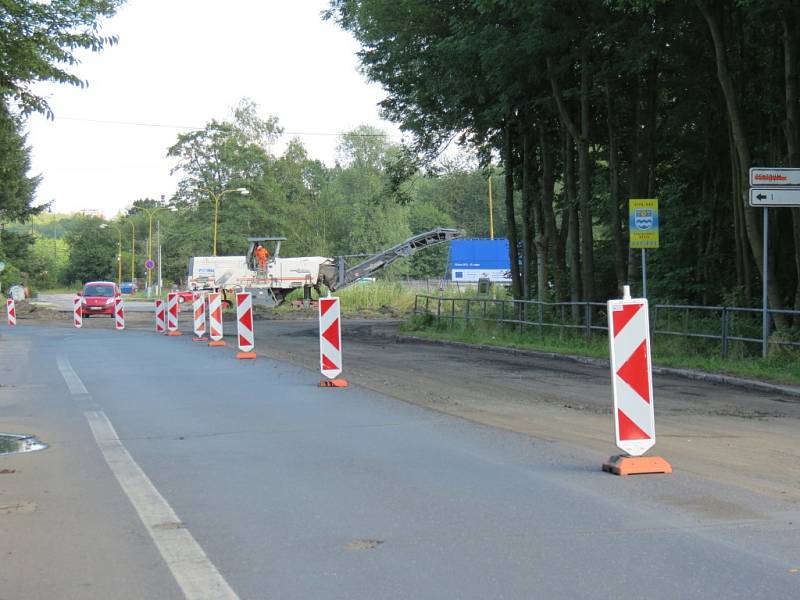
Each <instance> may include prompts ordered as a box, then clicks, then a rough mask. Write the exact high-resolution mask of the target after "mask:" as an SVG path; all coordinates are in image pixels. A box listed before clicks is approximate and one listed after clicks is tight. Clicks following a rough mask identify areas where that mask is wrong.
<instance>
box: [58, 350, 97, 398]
mask: <svg viewBox="0 0 800 600" xmlns="http://www.w3.org/2000/svg"><path fill="white" fill-rule="evenodd" d="M56 362H57V363H58V370H59V371H61V376H62V377H63V378H64V381H65V382H66V383H67V387H68V388H69V391H70V393H71V394H72V395H73V396H77V395H79V394H88V393H89V391H88V390H87V389H86V386H85V385H83V382H82V381H81V378H80V377H78V374H77V373H76V372H75V371H74V370H73V369H72V365H71V364H69V360H68V359H67V358H66V357H64V356H61V355H60V354H59V355H58V356H57V357H56Z"/></svg>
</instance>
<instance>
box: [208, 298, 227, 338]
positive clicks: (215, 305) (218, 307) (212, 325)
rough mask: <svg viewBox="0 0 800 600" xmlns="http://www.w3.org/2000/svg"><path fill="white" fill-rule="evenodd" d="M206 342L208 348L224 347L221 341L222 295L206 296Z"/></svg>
mask: <svg viewBox="0 0 800 600" xmlns="http://www.w3.org/2000/svg"><path fill="white" fill-rule="evenodd" d="M208 337H209V338H210V339H211V341H210V342H208V345H209V346H224V345H225V341H224V340H223V339H222V294H221V293H219V292H210V293H209V294H208Z"/></svg>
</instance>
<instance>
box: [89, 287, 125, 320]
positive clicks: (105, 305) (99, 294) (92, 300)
mask: <svg viewBox="0 0 800 600" xmlns="http://www.w3.org/2000/svg"><path fill="white" fill-rule="evenodd" d="M119 295H120V291H119V288H118V287H117V284H116V283H113V282H111V281H90V282H89V283H87V284H86V285H85V286H83V293H82V294H81V296H83V301H82V302H81V314H82V315H83V316H84V317H91V316H92V315H108V316H109V317H113V316H114V298H115V297H117V296H119Z"/></svg>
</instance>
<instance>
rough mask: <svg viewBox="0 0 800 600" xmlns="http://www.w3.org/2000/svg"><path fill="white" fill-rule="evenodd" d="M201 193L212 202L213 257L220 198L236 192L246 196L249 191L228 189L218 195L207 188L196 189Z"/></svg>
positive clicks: (215, 248) (242, 188)
mask: <svg viewBox="0 0 800 600" xmlns="http://www.w3.org/2000/svg"><path fill="white" fill-rule="evenodd" d="M197 189H198V190H199V191H201V192H205V193H207V194H208V195H209V196H211V198H212V199H213V200H214V246H213V256H216V255H217V220H218V219H219V201H220V200H222V197H223V196H224V195H225V194H230V193H232V192H238V193H239V194H241V195H242V196H247V194H249V193H250V190H248V189H247V188H244V187H240V188H235V189H230V190H222V191H221V192H220V193H219V194H217V193H214V192H213V191H211V190H209V189H208V188H202V187H199V188H197Z"/></svg>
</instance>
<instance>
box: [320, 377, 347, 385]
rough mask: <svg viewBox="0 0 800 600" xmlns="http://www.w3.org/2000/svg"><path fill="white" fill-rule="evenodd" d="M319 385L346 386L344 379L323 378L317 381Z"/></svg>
mask: <svg viewBox="0 0 800 600" xmlns="http://www.w3.org/2000/svg"><path fill="white" fill-rule="evenodd" d="M319 387H347V381H345V380H344V379H323V380H322V381H320V382H319Z"/></svg>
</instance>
